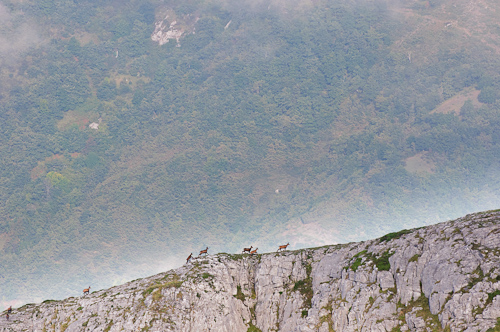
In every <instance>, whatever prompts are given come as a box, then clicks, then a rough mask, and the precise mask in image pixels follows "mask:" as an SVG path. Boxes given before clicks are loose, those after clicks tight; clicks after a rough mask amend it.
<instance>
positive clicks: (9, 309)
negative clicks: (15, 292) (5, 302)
mask: <svg viewBox="0 0 500 332" xmlns="http://www.w3.org/2000/svg"><path fill="white" fill-rule="evenodd" d="M11 312H12V306H10V307H9V308H8V309H7V313H8V314H10V313H11Z"/></svg>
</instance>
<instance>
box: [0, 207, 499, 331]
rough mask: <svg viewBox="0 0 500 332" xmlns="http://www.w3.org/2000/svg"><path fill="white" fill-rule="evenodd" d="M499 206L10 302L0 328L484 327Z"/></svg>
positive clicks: (494, 297)
mask: <svg viewBox="0 0 500 332" xmlns="http://www.w3.org/2000/svg"><path fill="white" fill-rule="evenodd" d="M499 254H500V212H499V211H489V212H484V213H478V214H473V215H467V216H465V217H463V218H460V219H457V220H453V221H448V222H444V223H440V224H437V225H433V226H427V227H424V228H419V229H413V230H404V231H401V232H398V233H390V234H387V235H385V236H383V237H381V238H379V239H375V240H369V241H365V242H359V243H349V244H343V245H335V246H325V247H321V248H314V249H303V250H298V251H286V252H282V253H266V254H257V255H255V256H249V255H248V254H247V255H241V254H238V255H230V254H224V253H222V254H216V255H209V256H206V257H198V258H196V259H193V260H191V261H190V262H189V263H187V264H185V265H183V266H182V267H180V268H177V269H175V270H171V271H169V272H165V273H161V274H158V275H155V276H152V277H149V278H144V279H140V280H136V281H132V282H129V283H126V284H124V285H121V286H116V287H113V288H110V289H105V290H99V291H96V292H92V293H91V294H89V295H84V296H81V297H77V298H74V297H71V298H68V299H65V300H63V301H44V303H42V304H38V305H34V304H29V305H25V306H23V307H21V308H19V309H15V310H14V311H13V313H12V315H11V319H10V321H9V322H7V321H6V320H5V319H4V317H2V321H1V323H0V331H2V332H3V331H23V330H26V329H29V330H30V331H42V330H45V329H47V330H54V331H111V332H112V331H137V330H142V331H228V332H229V331H231V332H235V331H241V332H244V331H259V330H260V331H287V332H289V331H321V332H327V331H408V330H410V331H426V330H429V329H430V330H431V331H486V330H488V331H496V330H497V329H498V328H500V255H499Z"/></svg>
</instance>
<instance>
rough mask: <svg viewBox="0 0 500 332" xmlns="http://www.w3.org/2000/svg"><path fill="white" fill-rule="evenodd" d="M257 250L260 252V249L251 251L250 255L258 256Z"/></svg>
mask: <svg viewBox="0 0 500 332" xmlns="http://www.w3.org/2000/svg"><path fill="white" fill-rule="evenodd" d="M257 250H259V248H255V250H252V251H250V255H253V254H256V253H257Z"/></svg>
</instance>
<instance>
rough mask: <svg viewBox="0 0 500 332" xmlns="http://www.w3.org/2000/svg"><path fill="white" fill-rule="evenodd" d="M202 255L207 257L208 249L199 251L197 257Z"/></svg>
mask: <svg viewBox="0 0 500 332" xmlns="http://www.w3.org/2000/svg"><path fill="white" fill-rule="evenodd" d="M203 254H205V255H208V247H207V248H206V249H205V250H202V251H200V254H199V255H198V256H201V255H203Z"/></svg>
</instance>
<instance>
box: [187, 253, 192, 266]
mask: <svg viewBox="0 0 500 332" xmlns="http://www.w3.org/2000/svg"><path fill="white" fill-rule="evenodd" d="M191 258H193V253H190V254H189V256H188V258H186V264H187V263H188V262H189V260H190V259H191Z"/></svg>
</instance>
